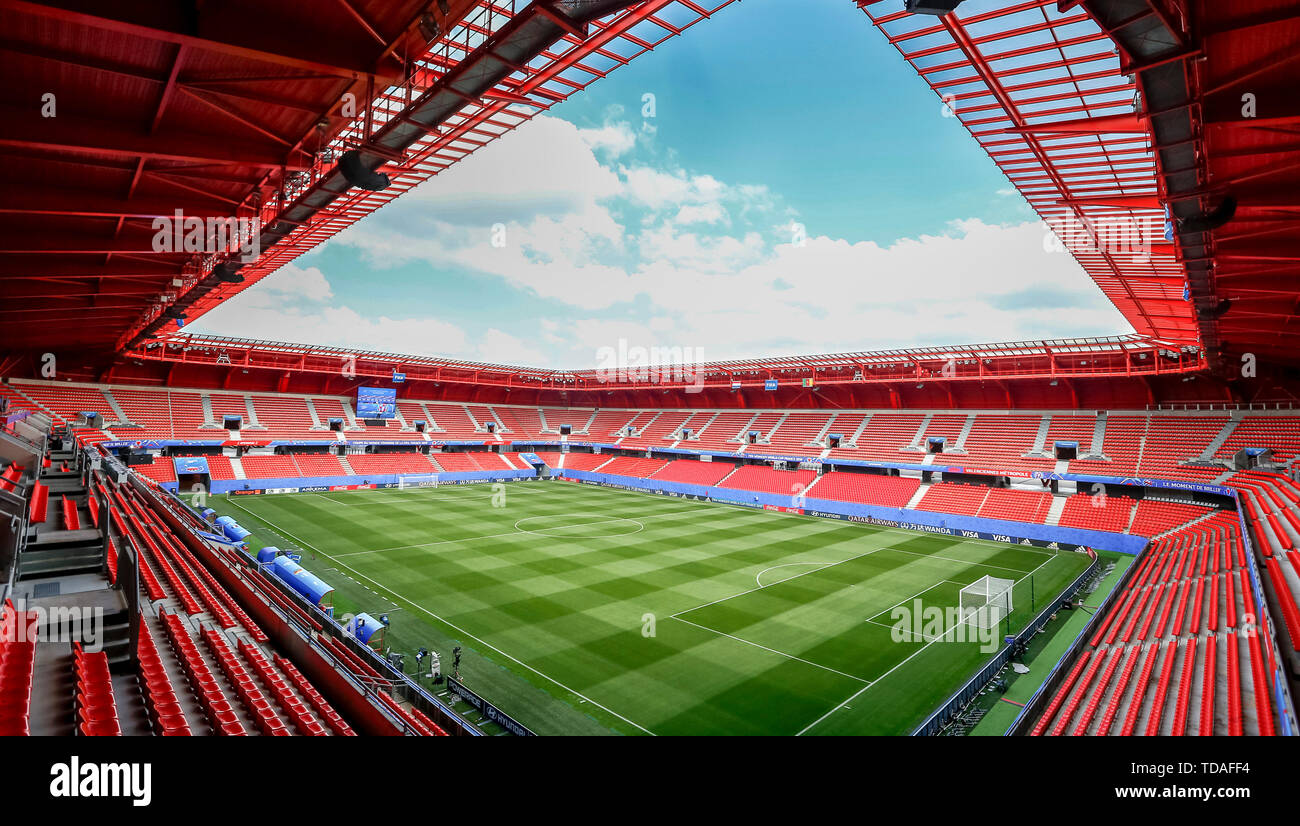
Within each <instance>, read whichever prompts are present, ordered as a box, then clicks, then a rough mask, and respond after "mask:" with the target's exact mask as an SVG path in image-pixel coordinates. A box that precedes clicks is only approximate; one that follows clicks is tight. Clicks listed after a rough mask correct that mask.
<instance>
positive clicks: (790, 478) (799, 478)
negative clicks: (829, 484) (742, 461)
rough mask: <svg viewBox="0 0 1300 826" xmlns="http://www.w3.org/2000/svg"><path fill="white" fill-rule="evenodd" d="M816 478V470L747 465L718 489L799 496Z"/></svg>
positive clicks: (724, 481) (738, 469)
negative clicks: (778, 468) (777, 468)
mask: <svg viewBox="0 0 1300 826" xmlns="http://www.w3.org/2000/svg"><path fill="white" fill-rule="evenodd" d="M816 478H817V471H815V470H775V469H773V468H770V467H767V466H765V465H745V466H744V467H741V468H737V469H736V472H735V473H733V474H731V475H730V476H728V477H727V478H726V479H724V480H723V481H722V483H721V484H720V485H718V487H720V488H730V489H731V490H749V491H754V492H755V493H779V494H785V495H786V496H790V495H795V496H797V495H799V494H800V493H802V492H803V491H804V490H806V489H807V488H808V486H809V485H811V484H812V483H813V480H814V479H816Z"/></svg>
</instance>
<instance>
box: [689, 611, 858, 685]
mask: <svg viewBox="0 0 1300 826" xmlns="http://www.w3.org/2000/svg"><path fill="white" fill-rule="evenodd" d="M669 619H675V620H677V621H678V622H684V623H686V624H687V625H694V626H695V627H696V628H698V629H700V630H701V631H708V632H710V633H713V634H717V635H718V636H720V637H726V638H727V639H729V640H735V641H736V642H743V643H744V644H745V645H752V646H754V647H755V648H761V649H763V650H764V651H767V652H770V653H772V654H776V655H777V656H781V657H785V658H786V659H790V660H796V661H798V662H801V663H803V664H804V665H811V666H812V667H813V668H820V669H821V670H823V671H829V672H831V673H832V674H839V675H840V676H841V677H848V678H849V679H850V680H856V681H857V682H860V683H865V682H867V681H866V680H864V679H862V678H861V677H855V676H853V675H852V674H845V673H844V672H843V671H837V670H836V669H834V668H831V667H830V666H828V665H822V664H821V663H815V662H813V661H812V660H805V659H804V658H803V657H796V656H795V655H793V654H787V653H785V652H784V651H777V650H776V649H775V648H768V647H767V646H766V645H759V644H758V643H756V642H751V641H750V640H746V639H741V638H740V637H736V636H733V635H731V634H728V633H726V632H725V631H719V630H718V629H716V628H709V627H708V626H707V625H700V624H699V623H698V622H691V621H690V620H686V619H682V618H681V617H677V616H672V617H669Z"/></svg>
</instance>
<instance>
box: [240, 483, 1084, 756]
mask: <svg viewBox="0 0 1300 826" xmlns="http://www.w3.org/2000/svg"><path fill="white" fill-rule="evenodd" d="M218 498H219V500H220V501H218V502H216V507H217V510H218V511H219V512H222V513H227V514H230V515H232V516H235V517H236V518H237V519H238V520H239V521H240V523H241V524H243V525H244V526H245V527H247V528H248V529H249V530H251V531H253V533H254V536H255V537H256V539H257V541H256V542H255V543H254V548H257V547H260V546H261V545H262V544H266V545H276V546H277V547H280V548H282V549H286V550H288V549H299V550H301V551H302V552H303V564H304V565H305V566H306V567H307V568H308V569H309V570H311V571H313V572H314V573H316V574H318V575H319V576H321V577H322V578H323V579H325V581H326V582H328V583H330V584H331V585H332V586H334V587H335V588H336V589H337V590H336V593H335V607H336V611H337V612H344V611H357V610H364V611H366V612H368V613H370V614H372V615H378V614H380V613H387V614H389V618H390V621H391V625H390V628H389V631H388V639H387V645H388V646H389V647H390V648H393V649H394V650H399V651H405V652H407V653H408V657H407V662H408V663H412V662H413V659H412V657H410V656H409V654H410V653H411V652H414V651H415V650H416V648H417V647H420V646H426V647H429V648H431V649H433V650H436V651H438V652H439V653H440V654H441V656H442V658H443V666H444V670H450V653H451V647H452V646H453V645H460V646H463V647H464V649H465V652H466V654H465V659H464V662H463V664H462V669H461V673H462V677H463V678H464V679H465V681H466V683H467V684H468V685H469V687H470V688H473V689H474V690H475V691H477V692H478V693H480V694H482V695H483V696H485V697H487V698H488V699H489V700H491V701H492V702H494V703H495V704H496V705H498V706H499V707H501V708H502V709H503V710H504V711H506V712H507V713H509V714H511V715H513V716H515V717H516V718H517V719H519V720H520V722H522V723H524V724H525V725H527V726H529V727H530V728H532V729H533V730H534V731H536V732H538V733H539V734H598V733H611V732H612V733H623V734H657V735H670V734H775V735H798V734H905V733H908V732H910V731H911V730H912V729H913V728H914V727H915V726H917V725H918V724H919V723H920V722H922V721H923V720H924V719H925V718H926V717H927V716H928V715H929V714H930V713H931V712H932V711H933V710H934V709H935V708H937V707H938V705H939V704H940V703H942V702H943V701H944V700H945V699H946V698H947V697H948V696H950V695H951V694H952V692H954V691H955V690H956V689H957V688H959V687H960V686H961V684H962V683H963V682H964V681H965V680H966V679H968V678H969V677H970V676H971V675H972V674H973V673H974V672H975V671H976V670H977V669H978V668H979V667H980V665H981V664H983V663H984V662H986V661H987V658H988V657H989V656H990V655H989V653H987V646H984V645H982V644H981V639H980V635H979V634H978V633H977V632H976V631H975V630H974V628H973V626H972V625H971V624H969V623H963V622H960V621H956V620H954V619H953V613H952V611H947V613H946V614H945V613H944V612H943V610H942V609H955V608H956V606H957V605H958V602H959V596H958V592H959V591H960V589H961V587H962V586H963V585H966V584H970V583H972V582H975V581H976V580H980V579H981V578H983V577H985V576H986V575H988V576H992V577H996V578H999V579H1009V580H1014V581H1015V583H1016V584H1015V586H1014V596H1013V610H1012V613H1011V615H1010V617H1009V619H1008V620H1007V621H1006V622H1004V623H1003V624H1002V625H1000V626H999V627H998V628H997V629H996V631H992V630H989V631H986V632H985V633H984V637H983V639H984V640H987V639H988V638H989V636H992V638H994V639H996V640H1000V639H1001V637H1002V634H1003V633H1004V632H1005V631H1006V630H1008V629H1010V630H1012V631H1015V630H1018V629H1019V628H1020V627H1023V625H1024V623H1026V622H1028V620H1029V619H1030V617H1031V613H1033V612H1036V611H1037V610H1041V608H1042V607H1043V606H1044V605H1045V604H1046V603H1047V601H1049V600H1051V599H1053V598H1055V597H1057V596H1058V595H1059V594H1060V592H1061V591H1062V589H1064V588H1065V587H1066V586H1067V585H1068V584H1069V583H1070V582H1072V581H1073V580H1074V579H1075V578H1076V577H1077V576H1078V575H1079V574H1080V573H1081V572H1082V571H1083V570H1085V569H1086V568H1087V566H1088V564H1089V559H1088V558H1087V557H1086V556H1085V555H1083V554H1080V553H1073V552H1056V551H1050V550H1044V549H1041V548H1028V547H1023V546H1012V545H1006V544H1001V543H993V542H984V541H979V540H970V539H961V538H957V537H951V536H946V535H934V534H921V533H915V532H911V531H906V530H900V529H894V528H884V527H878V526H870V525H864V524H859V523H851V522H843V521H839V520H831V519H822V518H816V517H808V516H800V515H793V514H787V513H780V512H772V511H762V510H753V509H749V508H743V507H738V506H732V505H725V504H718V503H711V502H701V501H694V500H688V499H679V498H673V497H664V496H658V495H653V494H646V493H639V492H634V491H625V490H620V489H613V488H602V487H594V486H587V485H578V484H572V483H565V482H522V483H511V484H504V485H464V486H441V487H437V488H411V489H403V490H398V489H390V490H371V491H350V492H329V493H299V494H279V495H265V496H242V497H218ZM896 608H906V609H908V610H909V611H914V609H917V608H921V609H923V613H922V614H921V615H916V614H914V613H913V614H908V615H902V614H900V613H898V612H895V611H894V609H896ZM935 609H939V610H935ZM899 616H906V618H907V620H908V623H907V624H906V626H905V627H904V630H899V629H897V628H895V627H894V626H895V625H896V624H897V623H896V619H897V618H898V617H899ZM945 617H946V619H945Z"/></svg>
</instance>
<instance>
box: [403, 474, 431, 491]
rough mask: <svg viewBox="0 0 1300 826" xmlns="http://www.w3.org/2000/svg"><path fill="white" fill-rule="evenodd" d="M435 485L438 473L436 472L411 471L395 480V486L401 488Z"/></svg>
mask: <svg viewBox="0 0 1300 826" xmlns="http://www.w3.org/2000/svg"><path fill="white" fill-rule="evenodd" d="M437 486H438V474H436V473H411V474H408V475H406V476H402V477H400V478H399V479H398V480H397V487H398V488H400V489H402V490H405V489H407V488H436V487H437Z"/></svg>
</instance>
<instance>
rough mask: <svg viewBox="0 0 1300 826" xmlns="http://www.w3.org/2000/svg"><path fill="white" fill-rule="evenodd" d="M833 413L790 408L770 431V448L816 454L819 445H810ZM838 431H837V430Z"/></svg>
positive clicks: (809, 454) (805, 454) (799, 453)
mask: <svg viewBox="0 0 1300 826" xmlns="http://www.w3.org/2000/svg"><path fill="white" fill-rule="evenodd" d="M832 415H833V414H832V413H830V412H827V411H823V410H792V411H791V412H790V414H789V415H788V416H786V417H785V421H783V422H781V424H780V425H779V426H778V427H777V429H776V430H775V431H774V432H772V433H771V435H770V438H771V440H772V444H771V448H772V450H773V451H775V452H777V453H792V454H796V455H804V456H816V455H817V453H818V452H820V449H821V445H815V446H814V445H811V444H810V443H811V442H813V441H814V440H815V439H816V438H817V436H818V435H820V434H821V432H822V430H823V429H825V427H826V425H827V423H828V422H830V420H831V416H832ZM837 432H838V431H837Z"/></svg>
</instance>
